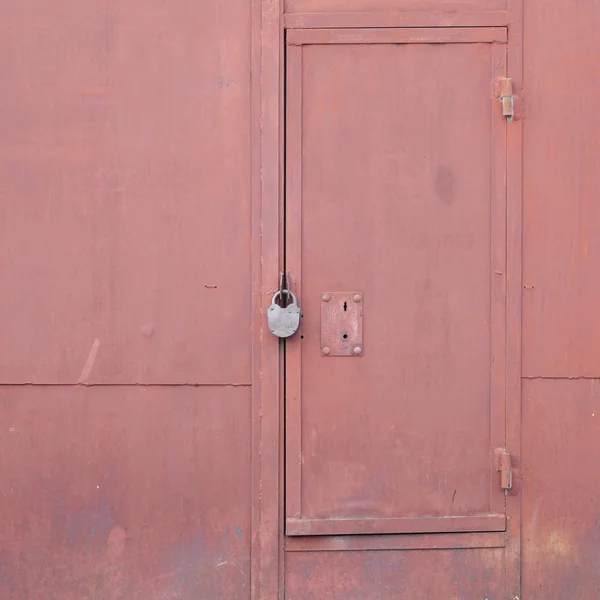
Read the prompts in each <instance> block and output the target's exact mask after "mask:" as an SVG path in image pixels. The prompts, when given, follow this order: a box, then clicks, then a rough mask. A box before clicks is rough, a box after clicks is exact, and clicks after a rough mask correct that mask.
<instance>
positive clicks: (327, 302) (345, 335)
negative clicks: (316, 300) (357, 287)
mask: <svg viewBox="0 0 600 600" xmlns="http://www.w3.org/2000/svg"><path fill="white" fill-rule="evenodd" d="M363 304H364V298H363V294H362V292H323V293H322V294H321V355H322V356H354V357H358V356H362V355H363V352H364V349H363Z"/></svg>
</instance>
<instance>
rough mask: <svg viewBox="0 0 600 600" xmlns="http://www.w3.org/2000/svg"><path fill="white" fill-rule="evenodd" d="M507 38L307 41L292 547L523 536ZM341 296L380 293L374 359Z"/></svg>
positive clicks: (399, 36) (294, 137)
mask: <svg viewBox="0 0 600 600" xmlns="http://www.w3.org/2000/svg"><path fill="white" fill-rule="evenodd" d="M504 35H505V31H504ZM342 38H343V39H344V40H345V41H346V42H348V43H346V44H344V45H339V44H338V42H339V41H340V40H341V39H342ZM453 39H454V40H455V41H458V42H459V43H446V44H439V43H438V42H440V41H446V42H447V41H452V40H453ZM469 39H471V41H473V42H475V43H473V44H470V43H468V42H469ZM498 39H504V38H503V34H502V33H501V32H497V31H495V30H494V29H493V28H492V29H490V30H485V29H483V30H482V29H474V30H472V31H471V30H462V31H455V32H453V31H444V32H439V31H437V30H415V31H411V30H404V31H379V30H368V31H365V32H363V31H362V30H354V31H352V32H347V35H346V34H343V35H342V33H341V32H338V31H329V30H320V31H316V30H314V31H311V30H300V31H296V32H289V33H288V41H289V43H290V44H293V45H290V46H289V47H288V55H287V56H288V72H287V76H288V88H287V99H288V113H287V119H288V120H287V126H288V132H287V153H286V159H287V169H288V170H287V173H288V178H287V182H288V185H287V189H286V200H287V206H286V210H287V212H286V214H287V216H288V221H287V227H288V229H287V233H288V248H287V260H288V268H289V269H290V272H291V273H292V275H294V274H296V275H297V274H299V273H301V274H302V277H301V279H300V278H299V282H298V286H299V289H300V288H301V292H299V294H300V297H301V301H302V305H303V315H304V316H303V324H302V333H303V337H302V338H294V339H292V340H290V341H289V342H288V343H287V350H286V356H287V371H286V389H287V413H286V434H287V456H288V460H287V471H286V478H287V494H286V514H287V518H288V520H287V527H286V532H287V534H288V535H324V534H334V535H335V534H337V535H344V534H345V535H348V534H352V533H354V534H368V533H371V534H372V533H401V532H405V533H411V532H413V533H414V532H428V533H430V532H433V531H440V532H441V531H465V532H469V531H498V530H503V529H504V528H505V517H504V512H505V494H504V491H503V490H502V488H501V485H500V484H501V482H500V481H499V478H498V477H497V474H496V471H495V466H494V462H493V457H492V454H493V450H494V448H497V447H504V442H505V417H506V406H505V388H504V386H505V383H506V377H505V368H504V363H505V354H506V352H505V338H506V334H505V321H504V319H505V310H506V285H505V281H506V280H505V277H506V262H505V261H506V220H505V219H506V188H505V185H504V181H505V177H506V129H507V122H506V119H505V118H504V117H503V116H502V109H501V106H500V104H499V103H498V102H497V101H496V100H495V99H494V98H492V94H491V84H492V81H493V80H494V78H495V77H499V76H506V48H505V47H504V46H502V45H500V44H491V43H489V44H481V43H479V42H481V41H482V40H488V41H493V40H498ZM328 41H330V42H332V43H328ZM392 41H393V42H400V43H399V44H396V43H393V44H392V43H391V42H392ZM297 44H304V45H301V46H298V45H297ZM311 44H315V45H311ZM317 44H318V45H317ZM456 64H461V65H463V67H464V69H461V74H460V76H457V74H456V73H455V72H454V70H453V65H456ZM490 66H491V68H490ZM389 73H398V74H400V73H402V74H403V75H402V77H400V75H398V77H391V76H390V75H389ZM424 74H427V76H424ZM407 79H408V80H410V81H411V82H412V83H411V86H405V85H404V82H405V81H406V80H407ZM373 98H377V110H373ZM406 114H410V115H411V118H410V119H406V118H405V115H406ZM432 114H434V115H438V118H437V119H435V120H434V121H432V119H431V115H432ZM408 140H410V141H408ZM366 199H368V201H367V200H366ZM300 229H301V232H302V233H301V235H300V233H299V231H300ZM349 240H351V241H352V243H349ZM356 240H360V243H356ZM332 289H333V290H335V289H350V290H353V289H354V290H364V292H365V297H366V298H367V300H368V314H366V315H365V324H364V326H365V336H366V337H365V344H366V345H365V352H364V355H363V356H362V357H361V358H360V360H354V361H349V360H340V359H338V358H336V357H335V356H332V355H333V348H330V347H329V345H328V344H329V343H331V344H332V345H333V341H331V340H333V337H336V336H337V337H339V334H340V332H341V329H340V326H339V325H338V323H335V325H334V327H332V328H331V331H332V332H333V335H332V336H329V337H327V338H325V337H324V336H323V335H322V328H323V315H325V317H326V318H325V320H326V321H327V311H328V308H327V307H328V306H329V305H330V304H331V303H334V304H335V303H337V305H340V302H339V300H338V298H337V297H335V296H334V295H333V293H331V292H324V290H332ZM324 293H328V294H329V296H330V299H329V301H328V302H324V300H325V298H324V296H323V294H324ZM345 301H346V302H348V308H349V306H350V302H351V297H350V295H348V297H347V299H346V300H345ZM343 302H344V300H342V304H341V305H340V306H343ZM322 311H325V312H324V313H323V312H322ZM342 312H343V311H342ZM340 314H342V313H340ZM328 326H329V325H328ZM325 333H326V334H329V330H327V331H326V332H325ZM330 338H331V339H330ZM350 347H354V346H352V345H350V344H349V345H348V348H350ZM324 348H328V349H329V351H330V355H329V356H323V349H324ZM459 440H460V441H459Z"/></svg>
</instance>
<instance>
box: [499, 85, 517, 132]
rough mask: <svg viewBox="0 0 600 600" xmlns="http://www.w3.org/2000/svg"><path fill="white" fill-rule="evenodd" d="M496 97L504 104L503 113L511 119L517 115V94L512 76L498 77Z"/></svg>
mask: <svg viewBox="0 0 600 600" xmlns="http://www.w3.org/2000/svg"><path fill="white" fill-rule="evenodd" d="M495 83H496V98H498V101H499V102H500V104H502V115H503V116H505V117H506V118H507V119H508V120H509V121H512V120H513V119H514V116H515V95H514V93H513V84H512V79H510V77H499V78H498V79H496V82H495Z"/></svg>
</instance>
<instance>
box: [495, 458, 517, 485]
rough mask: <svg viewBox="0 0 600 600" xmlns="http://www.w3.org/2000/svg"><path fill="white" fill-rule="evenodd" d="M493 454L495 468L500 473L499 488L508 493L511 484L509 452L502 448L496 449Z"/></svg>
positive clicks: (511, 471)
mask: <svg viewBox="0 0 600 600" xmlns="http://www.w3.org/2000/svg"><path fill="white" fill-rule="evenodd" d="M495 454H496V470H497V471H498V473H500V488H501V489H503V490H504V493H506V494H508V493H510V490H512V486H513V470H512V459H511V456H510V453H509V452H507V451H506V450H504V449H502V448H499V449H498V450H496V452H495Z"/></svg>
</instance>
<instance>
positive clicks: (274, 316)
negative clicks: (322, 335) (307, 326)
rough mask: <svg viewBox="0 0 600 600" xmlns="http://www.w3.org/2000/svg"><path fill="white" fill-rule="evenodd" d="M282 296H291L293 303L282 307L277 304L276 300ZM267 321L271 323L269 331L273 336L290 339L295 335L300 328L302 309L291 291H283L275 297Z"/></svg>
mask: <svg viewBox="0 0 600 600" xmlns="http://www.w3.org/2000/svg"><path fill="white" fill-rule="evenodd" d="M282 294H289V295H290V297H291V298H292V302H291V304H290V305H289V306H286V307H281V306H279V304H275V300H277V298H278V297H280V296H281V295H282ZM267 321H268V322H269V329H270V330H271V333H272V334H273V335H276V336H277V337H280V338H288V337H290V336H291V335H294V333H296V331H298V327H300V307H299V306H298V301H297V300H296V296H294V294H292V292H290V291H289V290H281V291H279V292H277V293H276V294H275V295H274V296H273V300H271V306H269V308H268V310H267Z"/></svg>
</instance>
